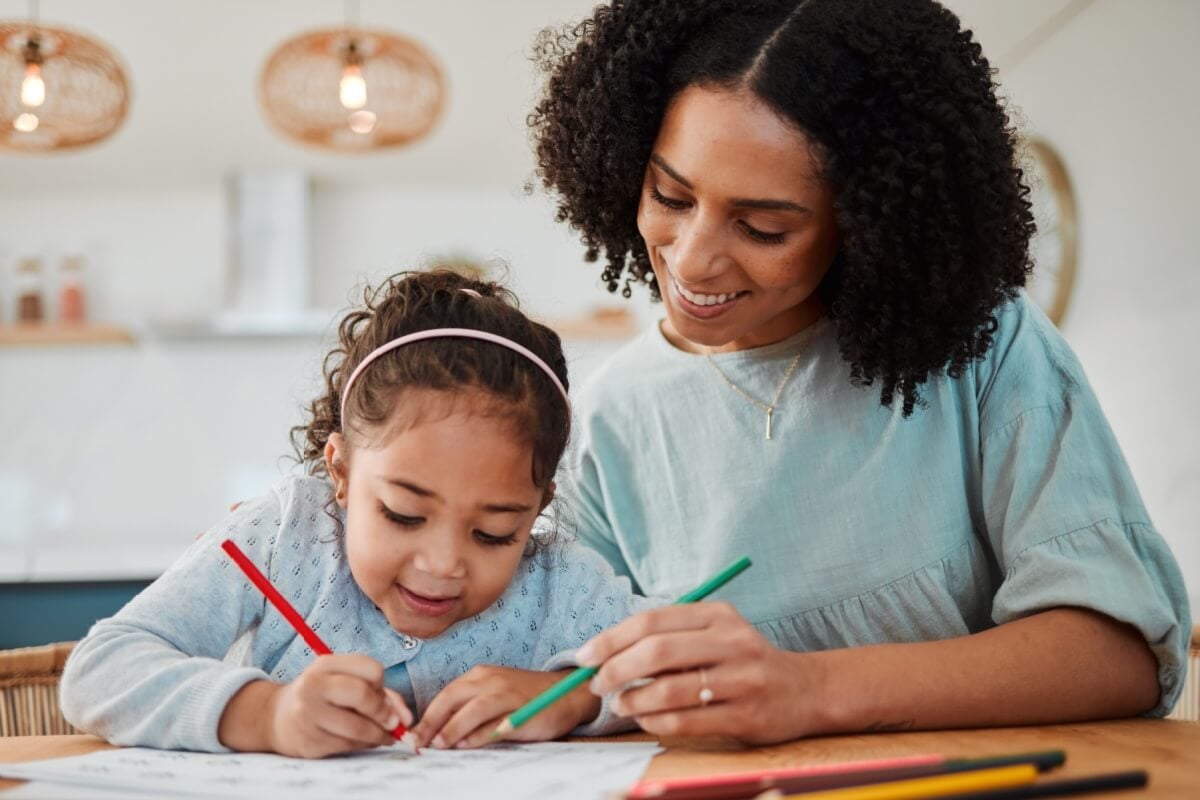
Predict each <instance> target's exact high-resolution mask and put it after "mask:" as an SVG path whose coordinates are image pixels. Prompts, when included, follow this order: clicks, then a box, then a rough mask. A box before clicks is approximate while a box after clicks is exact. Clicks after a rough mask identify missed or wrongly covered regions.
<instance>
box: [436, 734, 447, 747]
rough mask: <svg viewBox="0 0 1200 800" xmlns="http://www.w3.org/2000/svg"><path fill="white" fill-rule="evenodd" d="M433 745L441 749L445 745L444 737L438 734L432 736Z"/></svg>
mask: <svg viewBox="0 0 1200 800" xmlns="http://www.w3.org/2000/svg"><path fill="white" fill-rule="evenodd" d="M433 746H434V747H436V748H437V749H439V750H441V749H442V748H443V747H445V746H446V739H445V738H444V737H442V736H440V735H439V736H435V737H433Z"/></svg>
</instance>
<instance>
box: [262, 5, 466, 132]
mask: <svg viewBox="0 0 1200 800" xmlns="http://www.w3.org/2000/svg"><path fill="white" fill-rule="evenodd" d="M348 59H352V60H353V61H354V63H355V64H356V65H358V68H359V69H360V70H361V76H362V81H363V83H365V86H366V98H365V103H363V104H362V106H361V107H360V108H348V107H347V106H346V105H344V104H343V102H342V100H341V98H340V95H339V86H340V84H341V81H342V79H343V77H344V74H345V70H346V66H347V63H348ZM259 89H260V100H261V102H262V107H263V111H264V113H265V114H266V116H267V119H268V120H270V122H271V124H272V125H273V126H274V127H275V128H277V129H278V130H279V131H280V132H282V133H283V134H285V135H287V136H289V137H291V138H293V139H297V140H299V141H301V142H304V143H307V144H311V145H316V146H318V147H324V148H328V149H333V150H342V151H346V150H371V149H376V148H383V147H398V146H400V145H405V144H408V143H409V142H412V141H414V140H416V139H419V138H421V137H422V136H424V135H425V134H427V133H428V132H429V131H430V129H432V128H433V125H434V123H435V122H437V120H438V117H439V116H441V113H442V106H443V102H444V98H445V81H444V79H443V77H442V71H441V68H440V67H439V66H438V64H437V62H436V61H435V60H434V59H433V57H432V56H430V55H429V53H427V52H426V51H425V49H424V48H422V47H421V46H420V45H419V44H417V43H416V42H414V41H412V40H410V39H406V38H404V37H403V36H397V35H395V34H390V33H382V32H379V31H374V30H358V29H346V28H338V29H326V30H320V31H314V32H312V33H307V34H303V35H301V36H298V37H296V38H294V39H289V40H288V41H286V42H284V43H283V44H281V45H280V46H279V47H278V48H277V49H276V50H275V52H274V53H272V54H271V56H270V58H268V59H267V63H266V66H264V67H263V71H262V78H261V81H260V86H259Z"/></svg>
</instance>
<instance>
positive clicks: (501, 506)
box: [384, 478, 533, 514]
mask: <svg viewBox="0 0 1200 800" xmlns="http://www.w3.org/2000/svg"><path fill="white" fill-rule="evenodd" d="M384 480H386V481H387V482H388V483H390V484H392V485H393V486H399V487H400V488H401V489H407V490H408V491H410V492H412V493H413V494H415V495H417V496H418V497H429V498H433V499H434V500H440V499H441V497H440V496H439V495H438V493H437V492H435V491H433V490H432V489H426V488H425V487H424V486H418V485H417V484H415V483H413V482H412V481H406V480H402V479H400V478H385V479H384ZM479 507H480V508H481V509H483V510H484V511H486V512H488V513H489V514H523V513H525V512H526V511H532V510H533V506H529V505H525V504H523V503H483V504H482V505H480V506H479Z"/></svg>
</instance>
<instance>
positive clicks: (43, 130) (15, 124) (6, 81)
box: [0, 3, 129, 152]
mask: <svg viewBox="0 0 1200 800" xmlns="http://www.w3.org/2000/svg"><path fill="white" fill-rule="evenodd" d="M128 113H129V81H128V80H127V78H126V77H125V70H124V69H123V68H122V66H121V64H120V62H119V61H118V60H117V57H116V56H115V55H114V54H113V52H112V51H111V50H109V49H108V48H107V47H105V46H104V45H103V44H101V43H100V42H98V41H96V40H95V39H92V38H90V37H88V36H84V35H83V34H80V33H76V32H74V31H68V30H65V29H63V28H57V27H52V26H49V25H43V24H41V23H40V22H39V21H38V19H37V5H36V3H31V4H30V15H29V19H28V20H27V21H0V148H2V149H5V150H17V151H21V152H47V151H54V150H66V149H70V148H74V147H83V146H85V145H90V144H95V143H96V142H100V141H103V140H104V139H107V138H108V137H109V136H111V135H112V134H113V133H115V132H116V130H117V129H118V128H120V127H121V123H123V122H124V121H125V117H126V115H127V114H128Z"/></svg>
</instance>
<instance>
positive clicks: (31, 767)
mask: <svg viewBox="0 0 1200 800" xmlns="http://www.w3.org/2000/svg"><path fill="white" fill-rule="evenodd" d="M660 749H661V748H660V747H659V746H658V745H656V744H653V743H643V742H611V743H595V742H542V743H538V744H517V743H501V744H497V745H492V746H490V747H486V748H482V749H479V750H450V751H446V750H432V749H427V750H422V751H421V755H419V756H417V755H413V753H412V751H411V750H410V749H409V748H408V747H406V746H404V745H400V744H396V745H393V746H392V747H385V748H379V749H376V750H367V751H363V752H361V753H354V754H352V755H347V756H340V757H336V758H327V759H322V760H319V761H309V760H304V759H298V758H286V757H284V756H277V755H268V754H264V753H231V754H212V753H186V752H181V751H176V750H151V749H147V748H141V747H131V748H123V749H120V750H105V751H103V752H99V753H89V754H88V755H85V756H72V757H69V758H56V759H47V760H45V761H28V762H25V763H21V764H0V775H3V776H4V777H6V778H24V779H27V780H34V781H46V782H50V783H55V784H60V785H64V786H67V785H70V786H92V787H96V788H107V789H120V790H123V791H126V792H145V793H148V794H153V795H158V796H167V795H173V796H190V797H233V798H248V800H263V799H264V798H270V797H289V798H318V797H319V798H329V797H335V796H342V797H353V798H355V800H368V798H374V797H379V798H387V800H396V798H397V797H437V798H439V800H459V799H460V798H461V800H479V798H483V797H486V798H488V800H509V798H512V800H527V799H528V800H532V799H533V798H541V797H549V796H558V797H571V798H602V797H605V796H606V795H609V794H611V793H613V792H617V791H620V790H622V789H625V788H627V787H628V786H629V785H631V784H632V783H634V782H635V781H636V780H637V779H638V778H640V777H641V775H642V772H644V771H645V769H646V765H647V764H649V763H650V759H651V758H653V757H654V755H655V754H656V753H657V752H659V750H660ZM39 788H41V787H39ZM35 791H36V790H35Z"/></svg>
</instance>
